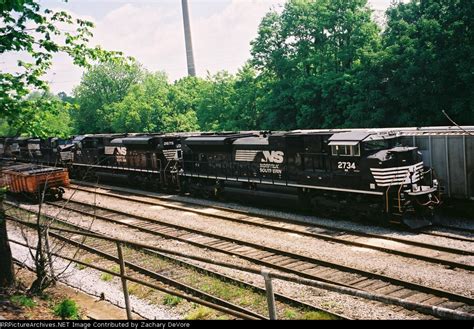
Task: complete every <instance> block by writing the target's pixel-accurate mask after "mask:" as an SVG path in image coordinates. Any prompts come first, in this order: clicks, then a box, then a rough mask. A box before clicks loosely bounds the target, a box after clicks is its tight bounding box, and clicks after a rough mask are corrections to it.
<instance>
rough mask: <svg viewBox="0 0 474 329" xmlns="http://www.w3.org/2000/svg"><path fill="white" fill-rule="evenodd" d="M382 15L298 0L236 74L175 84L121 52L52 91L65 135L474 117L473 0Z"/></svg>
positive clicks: (350, 4) (397, 6) (342, 3)
mask: <svg viewBox="0 0 474 329" xmlns="http://www.w3.org/2000/svg"><path fill="white" fill-rule="evenodd" d="M372 16H373V15H372V11H371V10H370V9H369V8H368V6H367V1H366V0H351V1H346V0H313V1H309V0H290V1H288V3H287V4H286V5H285V6H284V9H283V10H282V11H281V12H277V11H270V12H269V13H267V15H266V16H265V17H264V18H263V19H262V21H261V23H260V26H259V29H258V35H257V37H256V38H255V40H253V41H252V43H251V58H250V59H249V61H248V62H247V63H246V64H245V65H244V66H243V67H242V68H241V69H240V70H239V71H238V73H237V74H235V75H232V74H230V73H228V72H219V73H217V74H215V75H209V76H207V77H206V78H204V79H202V78H191V77H187V78H183V79H181V80H178V81H175V82H174V83H171V82H169V80H168V78H167V76H166V75H165V74H164V73H161V72H159V73H151V72H147V71H146V70H144V69H143V68H142V67H141V66H140V64H138V63H136V62H133V61H132V62H124V61H118V62H117V61H115V62H109V63H103V64H99V65H96V66H94V67H92V68H90V69H89V70H88V71H87V72H86V73H85V74H84V76H83V78H82V81H81V83H80V85H79V86H77V87H76V88H75V89H74V92H73V95H72V97H70V98H67V97H64V95H62V102H57V99H58V98H55V97H52V96H50V95H45V96H43V97H49V98H50V99H51V100H52V101H53V102H56V103H55V104H57V105H58V110H57V113H60V114H61V115H62V116H63V117H62V119H61V120H59V122H61V125H59V124H57V123H54V124H53V126H54V127H58V132H59V133H61V134H67V133H95V132H125V131H129V132H131V131H133V132H157V131H195V130H213V131H218V130H252V129H271V130H288V129H297V128H298V129H300V128H301V129H303V128H336V127H387V126H423V125H447V124H449V122H448V121H447V119H446V118H445V117H444V115H443V114H442V110H445V111H446V112H448V113H449V114H450V115H451V117H452V118H454V119H455V120H456V121H457V122H458V123H460V124H474V24H473V23H474V2H472V1H470V0H411V1H410V2H408V3H399V2H394V3H393V4H392V5H391V7H390V8H389V9H388V10H387V12H386V22H385V24H384V26H383V27H380V26H378V25H377V24H376V23H375V21H374V20H373V17H372ZM36 97H37V96H36ZM65 104H66V105H65ZM67 116H69V117H70V118H66V117H67ZM38 120H40V122H41V123H43V124H46V125H48V124H47V123H45V120H44V118H41V117H40V118H38ZM48 120H56V119H51V118H49V119H48ZM48 120H46V121H47V122H50V121H48ZM68 120H70V123H71V124H70V126H69V129H68V128H67V127H65V123H66V125H67V124H69V121H68ZM7 128H8V127H3V128H2V127H1V126H0V130H5V129H7ZM44 130H45V131H47V132H48V133H51V129H44Z"/></svg>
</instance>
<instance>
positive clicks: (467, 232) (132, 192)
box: [71, 180, 474, 242]
mask: <svg viewBox="0 0 474 329" xmlns="http://www.w3.org/2000/svg"><path fill="white" fill-rule="evenodd" d="M72 182H73V183H74V184H75V185H72V186H71V188H72V189H77V190H83V191H89V192H90V191H92V190H91V189H87V188H84V187H89V188H92V189H96V188H104V189H107V190H108V191H110V192H115V193H116V194H114V196H116V197H118V198H121V199H124V200H129V199H131V196H142V197H147V198H151V199H155V200H160V201H162V202H166V203H172V204H178V205H179V204H189V205H192V206H196V207H200V208H204V207H205V208H212V209H216V210H219V211H226V212H231V213H235V214H241V215H245V216H248V217H250V216H251V217H258V218H262V219H267V220H270V221H279V222H285V223H292V224H298V223H300V224H301V221H296V220H289V219H287V218H284V217H279V216H267V215H262V214H261V213H259V212H252V211H249V210H238V209H234V208H229V207H223V206H216V205H203V204H202V203H199V202H195V201H193V200H184V198H183V199H182V200H179V201H177V200H173V199H170V198H169V197H166V196H160V195H157V194H156V193H154V192H146V191H142V190H136V189H131V188H126V187H118V186H111V185H104V184H100V185H97V184H94V183H88V182H84V181H78V180H72ZM97 193H98V194H104V195H106V193H103V192H100V191H97ZM119 193H120V194H121V195H118V194H119ZM145 203H146V201H145ZM160 205H161V204H160ZM163 206H164V207H166V205H163ZM211 216H212V215H211ZM304 225H307V226H312V227H314V228H321V229H329V230H339V231H344V232H348V233H354V234H365V233H363V232H360V231H357V230H350V229H345V228H344V229H341V228H339V227H336V226H332V225H327V224H316V223H304ZM436 228H441V229H443V230H449V231H451V234H450V233H443V232H439V231H433V230H434V229H436ZM390 230H392V231H394V232H398V233H407V232H410V231H409V230H407V228H400V225H391V226H390ZM415 233H422V234H425V235H431V236H434V237H444V238H449V239H452V240H459V241H464V242H474V230H472V229H466V228H459V227H456V226H449V225H439V224H437V225H433V226H432V227H430V228H426V229H420V230H417V231H415ZM453 234H454V235H453ZM366 236H371V237H379V238H384V239H387V240H392V241H399V242H403V241H400V240H404V241H409V240H407V239H399V238H395V237H394V238H392V237H380V236H379V235H376V234H366Z"/></svg>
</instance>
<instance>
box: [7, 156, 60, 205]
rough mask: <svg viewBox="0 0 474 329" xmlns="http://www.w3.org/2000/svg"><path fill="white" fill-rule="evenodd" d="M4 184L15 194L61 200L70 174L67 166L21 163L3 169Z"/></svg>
mask: <svg viewBox="0 0 474 329" xmlns="http://www.w3.org/2000/svg"><path fill="white" fill-rule="evenodd" d="M2 176H3V180H4V184H5V185H6V186H7V187H8V190H9V191H10V192H12V193H15V194H26V195H27V196H29V197H33V198H35V199H36V200H40V198H41V196H42V195H43V193H44V196H45V198H49V199H51V198H52V199H55V200H59V199H61V198H62V195H63V193H64V189H63V187H66V186H68V185H69V175H68V171H67V169H65V168H57V167H46V166H40V165H33V164H19V165H12V166H7V167H4V168H3V169H2Z"/></svg>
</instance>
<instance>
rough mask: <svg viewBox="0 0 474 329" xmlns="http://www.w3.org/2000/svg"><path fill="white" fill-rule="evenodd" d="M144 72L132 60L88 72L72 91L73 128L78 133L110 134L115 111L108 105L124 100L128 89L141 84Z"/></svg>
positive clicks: (102, 65)
mask: <svg viewBox="0 0 474 329" xmlns="http://www.w3.org/2000/svg"><path fill="white" fill-rule="evenodd" d="M144 74H145V73H144V71H143V69H142V67H141V65H140V64H138V63H137V62H135V61H133V60H123V61H111V62H106V63H101V64H98V65H96V66H94V67H92V68H90V69H89V70H88V71H87V72H86V73H85V74H84V75H83V76H82V80H81V83H80V85H79V86H77V87H76V88H75V89H74V97H75V102H76V103H77V105H78V106H79V108H78V110H77V111H75V112H74V125H75V129H76V131H77V132H78V133H81V134H82V133H106V132H113V131H114V127H113V124H112V122H113V120H114V118H115V117H116V115H117V113H116V112H117V111H118V110H117V109H116V108H115V107H114V106H111V104H114V103H118V102H120V101H122V100H123V99H124V97H125V96H126V95H127V94H128V92H129V91H130V89H131V88H132V86H135V85H137V84H138V83H139V82H141V81H142V80H143V76H144Z"/></svg>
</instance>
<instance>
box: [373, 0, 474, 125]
mask: <svg viewBox="0 0 474 329" xmlns="http://www.w3.org/2000/svg"><path fill="white" fill-rule="evenodd" d="M387 17H388V20H387V29H386V30H385V32H384V35H383V42H384V48H385V54H384V56H383V61H382V63H381V68H382V79H383V80H382V84H381V90H382V91H383V93H384V95H385V97H386V101H385V103H384V104H383V107H384V108H385V121H383V122H382V124H383V125H446V124H450V123H449V121H447V119H446V118H445V117H444V116H443V114H442V110H446V111H447V112H448V113H450V116H452V117H453V118H454V119H455V120H456V121H457V122H458V123H460V124H473V122H474V88H473V86H474V72H473V67H474V3H473V2H472V1H468V0H445V1H439V0H423V1H420V0H412V1H410V2H408V3H402V2H398V3H395V4H394V5H393V6H392V7H390V8H389V9H388V10H387Z"/></svg>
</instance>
